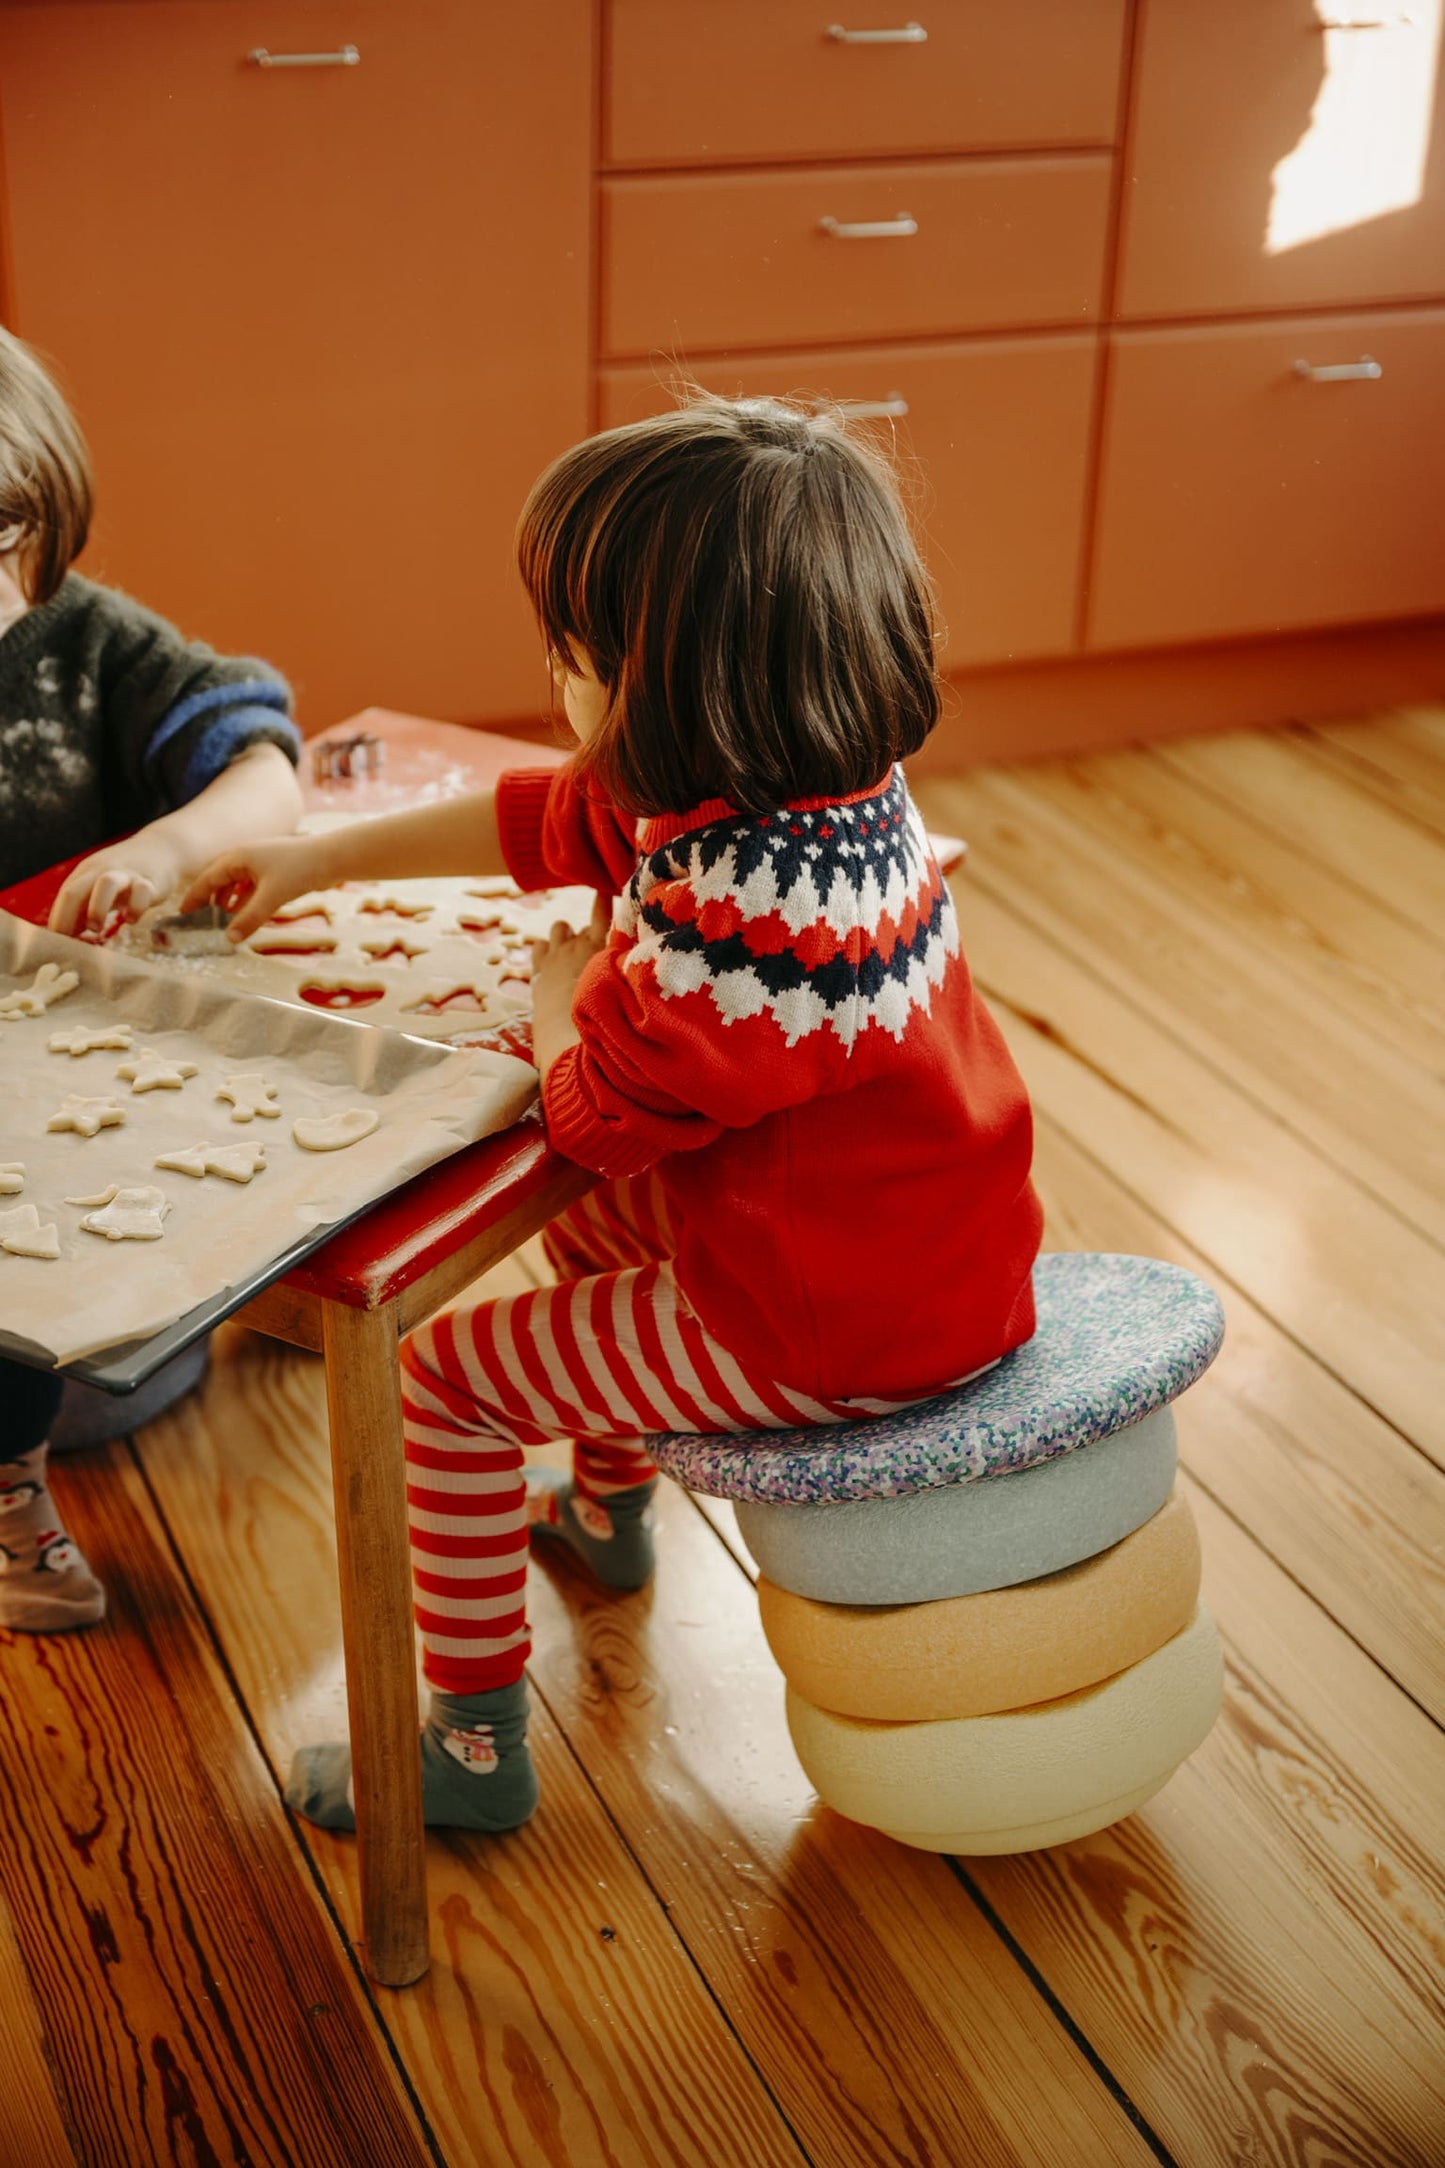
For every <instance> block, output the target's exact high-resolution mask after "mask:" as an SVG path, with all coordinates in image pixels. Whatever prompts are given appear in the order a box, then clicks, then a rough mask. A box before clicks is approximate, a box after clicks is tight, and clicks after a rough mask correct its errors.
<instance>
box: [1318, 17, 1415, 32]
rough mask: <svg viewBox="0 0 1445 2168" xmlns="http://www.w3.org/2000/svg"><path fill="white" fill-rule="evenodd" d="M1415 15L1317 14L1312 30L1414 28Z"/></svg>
mask: <svg viewBox="0 0 1445 2168" xmlns="http://www.w3.org/2000/svg"><path fill="white" fill-rule="evenodd" d="M1414 27H1415V17H1414V16H1413V15H1317V16H1316V17H1315V19H1314V21H1313V22H1312V23H1309V24H1307V25H1306V28H1307V29H1310V30H1413V29H1414Z"/></svg>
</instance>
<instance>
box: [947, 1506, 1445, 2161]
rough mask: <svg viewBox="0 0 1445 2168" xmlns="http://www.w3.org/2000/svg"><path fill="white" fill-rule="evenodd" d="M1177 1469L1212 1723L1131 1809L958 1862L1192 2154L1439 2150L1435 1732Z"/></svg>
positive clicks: (1442, 1892)
mask: <svg viewBox="0 0 1445 2168" xmlns="http://www.w3.org/2000/svg"><path fill="white" fill-rule="evenodd" d="M1188 1488H1189V1495H1190V1498H1191V1503H1192V1504H1193V1505H1194V1507H1195V1510H1196V1513H1197V1515H1198V1518H1199V1523H1200V1532H1201V1536H1202V1539H1203V1547H1204V1561H1205V1594H1206V1597H1207V1598H1208V1599H1209V1601H1210V1602H1211V1604H1212V1606H1213V1608H1214V1609H1215V1611H1216V1613H1217V1616H1218V1618H1219V1623H1220V1627H1221V1631H1222V1633H1223V1636H1224V1641H1225V1647H1226V1655H1227V1661H1228V1685H1227V1691H1226V1704H1225V1713H1224V1717H1223V1719H1222V1720H1221V1722H1220V1724H1219V1725H1217V1726H1216V1728H1215V1730H1214V1731H1213V1732H1212V1733H1211V1735H1210V1737H1209V1739H1208V1740H1206V1741H1205V1743H1204V1745H1203V1746H1202V1747H1201V1748H1200V1750H1199V1752H1198V1753H1197V1754H1196V1755H1194V1756H1193V1757H1192V1758H1191V1760H1190V1761H1188V1762H1186V1763H1185V1765H1184V1767H1183V1768H1182V1769H1181V1770H1180V1771H1179V1772H1178V1773H1177V1774H1176V1775H1175V1776H1174V1777H1173V1778H1172V1779H1171V1781H1170V1783H1169V1784H1168V1785H1167V1786H1166V1787H1165V1789H1164V1791H1163V1792H1162V1793H1160V1794H1159V1796H1158V1798H1157V1799H1155V1800H1153V1801H1151V1802H1150V1804H1149V1805H1148V1806H1146V1807H1145V1808H1143V1809H1142V1810H1141V1811H1140V1812H1139V1813H1138V1814H1136V1815H1133V1816H1131V1817H1130V1818H1129V1820H1128V1821H1126V1822H1123V1823H1121V1824H1119V1825H1118V1826H1117V1827H1116V1828H1114V1829H1112V1830H1106V1831H1103V1832H1101V1833H1100V1834H1099V1835H1098V1836H1096V1837H1091V1838H1087V1839H1085V1840H1083V1841H1082V1842H1081V1843H1078V1844H1072V1845H1066V1846H1061V1847H1059V1848H1058V1849H1057V1850H1055V1851H1053V1852H1048V1853H1039V1854H1036V1855H1032V1856H1025V1857H1022V1858H1018V1859H1012V1860H998V1861H992V1860H971V1861H968V1862H966V1863H965V1871H966V1874H967V1877H968V1879H969V1880H970V1882H972V1883H973V1884H974V1885H975V1886H976V1887H977V1888H978V1889H979V1890H980V1891H981V1892H982V1893H983V1895H984V1897H985V1898H986V1900H987V1902H988V1904H989V1905H990V1907H991V1908H992V1909H993V1910H994V1912H995V1913H996V1914H997V1915H998V1917H999V1918H1000V1919H1001V1920H1002V1921H1003V1922H1004V1923H1005V1925H1006V1926H1007V1927H1008V1929H1009V1932H1010V1933H1011V1934H1013V1935H1014V1936H1015V1937H1016V1938H1017V1940H1018V1942H1019V1944H1020V1945H1021V1947H1022V1948H1023V1949H1024V1950H1025V1951H1026V1952H1027V1954H1028V1956H1029V1957H1030V1959H1031V1960H1032V1961H1033V1963H1034V1964H1036V1965H1037V1966H1038V1967H1039V1968H1040V1970H1041V1971H1042V1972H1043V1973H1044V1975H1045V1976H1046V1977H1047V1978H1048V1980H1049V1981H1050V1983H1051V1985H1052V1986H1053V1987H1054V1989H1055V1991H1056V1992H1057V1993H1058V1994H1060V1995H1061V1996H1062V1998H1063V1999H1064V2001H1065V2003H1066V2005H1067V2006H1068V2008H1069V2009H1070V2010H1071V2011H1072V2013H1073V2015H1074V2017H1075V2019H1076V2020H1077V2021H1078V2022H1079V2024H1081V2025H1082V2026H1083V2028H1084V2030H1085V2031H1086V2032H1087V2034H1088V2036H1089V2038H1090V2039H1091V2040H1092V2041H1093V2042H1094V2044H1095V2046H1096V2047H1097V2048H1098V2050H1099V2052H1100V2053H1101V2054H1102V2055H1103V2056H1104V2058H1105V2060H1106V2062H1107V2063H1108V2065H1109V2067H1110V2069H1111V2070H1113V2071H1114V2072H1115V2074H1116V2075H1117V2076H1118V2078H1119V2080H1120V2082H1121V2083H1122V2084H1123V2085H1124V2087H1125V2088H1126V2090H1127V2091H1128V2092H1129V2094H1130V2096H1131V2097H1132V2098H1133V2099H1134V2100H1136V2101H1137V2102H1138V2104H1139V2105H1140V2107H1141V2108H1142V2109H1143V2111H1144V2113H1145V2114H1146V2115H1147V2116H1148V2117H1149V2119H1150V2122H1151V2124H1152V2125H1153V2126H1154V2128H1155V2129H1156V2130H1157V2131H1158V2132H1159V2134H1160V2136H1161V2138H1162V2139H1163V2141H1164V2143H1165V2144H1166V2146H1168V2147H1169V2149H1170V2151H1171V2152H1172V2153H1174V2154H1175V2156H1176V2157H1177V2158H1178V2159H1179V2160H1181V2161H1188V2162H1189V2163H1190V2168H1214V2164H1216V2163H1218V2164H1220V2168H1223V2164H1225V2163H1228V2164H1230V2168H1234V2164H1235V2163H1237V2162H1239V2161H1241V2160H1245V2161H1249V2162H1251V2163H1254V2162H1260V2163H1264V2162H1269V2163H1278V2164H1280V2168H1284V2164H1286V2163H1288V2164H1290V2168H1297V2164H1302V2163H1305V2162H1309V2163H1311V2164H1321V2168H1323V2164H1330V2168H1346V2164H1354V2163H1358V2162H1368V2163H1370V2164H1371V2168H1435V2164H1438V2162H1439V2159H1440V2152H1439V2139H1440V2133H1441V2131H1442V2130H1445V2027H1442V2024H1441V2015H1442V1997H1441V1979H1442V1977H1445V1974H1442V1958H1445V1882H1442V1878H1441V1870H1440V1865H1439V1862H1440V1857H1441V1845H1442V1839H1445V1825H1442V1802H1445V1741H1442V1739H1441V1736H1440V1733H1439V1731H1438V1730H1437V1729H1436V1728H1435V1727H1434V1726H1433V1725H1432V1724H1431V1723H1430V1722H1429V1721H1428V1720H1427V1719H1426V1718H1425V1717H1424V1716H1422V1715H1421V1714H1420V1712H1419V1711H1418V1710H1416V1709H1414V1708H1413V1707H1412V1706H1411V1705H1410V1703H1409V1702H1407V1701H1406V1700H1405V1699H1404V1697H1403V1696H1402V1695H1400V1694H1399V1693H1396V1692H1394V1691H1392V1690H1391V1689H1390V1688H1389V1686H1388V1684H1387V1682H1385V1681H1384V1680H1383V1679H1382V1678H1381V1675H1380V1673H1379V1672H1378V1671H1377V1670H1376V1668H1375V1667H1374V1665H1373V1664H1372V1663H1371V1662H1370V1661H1369V1659H1368V1658H1367V1657H1365V1656H1364V1655H1363V1654H1362V1653H1361V1652H1360V1651H1359V1650H1358V1649H1356V1648H1354V1647H1353V1646H1352V1645H1351V1644H1350V1643H1349V1642H1348V1641H1347V1640H1346V1639H1345V1637H1344V1636H1343V1635H1342V1634H1341V1633H1340V1632H1339V1631H1338V1629H1337V1628H1335V1627H1333V1626H1332V1625H1331V1624H1330V1622H1329V1621H1328V1620H1327V1619H1326V1618H1325V1617H1324V1614H1323V1613H1322V1612H1321V1611H1320V1610H1319V1609H1318V1607H1317V1606H1315V1605H1313V1604H1312V1603H1311V1602H1310V1601H1309V1599H1308V1598H1307V1597H1305V1596H1304V1595H1302V1594H1301V1592H1300V1591H1299V1590H1297V1589H1296V1588H1294V1586H1293V1585H1292V1584H1291V1582H1290V1581H1289V1580H1288V1578H1287V1577H1286V1576H1285V1575H1284V1574H1283V1573H1281V1572H1280V1571H1279V1569H1278V1568H1277V1567H1275V1566H1274V1565H1272V1563H1271V1562H1270V1560H1269V1558H1268V1557H1267V1555H1266V1554H1265V1553H1264V1552H1263V1551H1262V1550H1261V1549H1260V1547H1259V1546H1258V1545H1257V1544H1256V1543H1255V1542H1254V1541H1253V1539H1252V1538H1251V1537H1250V1536H1248V1535H1247V1534H1246V1533H1245V1532H1244V1531H1243V1530H1242V1529H1240V1528H1239V1527H1238V1526H1237V1524H1236V1523H1235V1522H1233V1521H1232V1520H1231V1519H1229V1517H1228V1516H1227V1515H1225V1514H1224V1513H1223V1512H1221V1511H1220V1510H1219V1509H1218V1508H1217V1507H1216V1506H1215V1505H1214V1504H1213V1503H1212V1501H1211V1500H1209V1499H1208V1498H1207V1497H1206V1496H1205V1495H1204V1494H1203V1493H1202V1492H1201V1491H1200V1490H1199V1489H1198V1488H1197V1487H1196V1486H1192V1485H1190V1486H1188Z"/></svg>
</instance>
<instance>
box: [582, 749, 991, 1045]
mask: <svg viewBox="0 0 1445 2168" xmlns="http://www.w3.org/2000/svg"><path fill="white" fill-rule="evenodd" d="M616 924H617V928H618V930H619V931H620V932H622V933H623V934H625V935H630V936H632V937H634V938H636V937H638V936H639V935H641V936H643V938H642V940H641V941H640V944H639V945H638V946H637V947H635V948H634V949H633V950H632V952H631V955H630V957H629V959H628V963H627V966H626V968H627V969H629V970H632V971H638V970H642V969H648V970H650V971H651V973H652V975H653V978H654V981H655V984H656V989H657V991H658V993H659V994H661V995H662V996H663V997H664V999H675V998H677V997H679V996H682V995H687V994H696V993H700V992H703V991H706V992H707V993H708V994H709V995H710V996H711V998H712V1000H713V1001H714V1002H715V1004H716V1006H717V1012H718V1016H719V1018H720V1019H721V1021H722V1022H723V1023H724V1024H733V1023H738V1022H740V1021H742V1020H743V1019H745V1018H750V1017H756V1016H761V1015H767V1016H770V1017H771V1018H772V1020H773V1022H774V1023H775V1024H776V1025H777V1027H778V1029H779V1030H780V1032H781V1033H782V1035H783V1039H784V1042H785V1043H786V1044H787V1045H788V1046H790V1047H791V1046H795V1045H796V1044H797V1042H798V1041H799V1040H800V1039H805V1038H808V1037H809V1036H810V1035H811V1034H812V1033H814V1032H817V1031H823V1030H830V1031H833V1032H835V1033H836V1034H837V1036H838V1038H839V1040H840V1041H841V1042H842V1044H843V1046H844V1047H845V1048H846V1049H848V1050H849V1051H850V1052H851V1050H852V1048H853V1045H854V1042H855V1041H856V1040H857V1039H858V1037H859V1036H860V1034H861V1033H863V1032H865V1031H867V1030H868V1029H869V1027H870V1026H877V1027H878V1028H879V1029H880V1030H883V1031H886V1032H888V1033H889V1034H890V1035H891V1037H893V1038H894V1039H901V1038H902V1036H903V1034H904V1032H905V1030H906V1029H907V1026H908V1021H909V1018H910V1016H911V1015H912V1014H913V1013H914V1012H915V1011H917V1010H922V1011H924V1012H925V1013H926V1012H927V1010H928V1009H929V1007H930V1004H931V1002H932V1000H933V997H934V995H935V994H936V992H937V990H938V988H939V987H940V986H941V984H942V982H943V978H944V974H945V972H946V970H947V968H948V963H949V960H950V959H951V958H952V957H955V956H957V954H958V924H957V920H956V918H955V915H954V910H953V903H952V899H951V897H950V896H949V893H948V890H947V888H946V887H945V886H944V882H943V877H942V875H941V874H940V873H939V870H938V867H937V865H936V863H935V862H934V859H933V856H932V853H931V851H930V849H929V845H928V838H927V836H926V834H925V832H924V828H923V823H922V821H921V820H920V819H919V816H918V812H917V809H916V808H915V806H914V805H913V803H912V800H911V799H910V798H909V797H908V796H907V793H906V792H905V790H904V786H903V777H902V774H901V772H900V771H899V770H897V769H895V770H894V771H893V773H892V774H891V775H890V777H889V779H888V781H887V783H886V784H885V785H884V787H883V788H882V789H881V790H879V791H878V792H876V793H875V794H874V795H873V796H871V797H866V798H861V799H854V800H852V801H851V802H845V803H842V804H828V805H814V806H797V807H793V808H789V809H785V810H782V811H779V812H776V813H760V814H753V815H732V816H730V817H728V818H725V819H722V820H718V821H715V822H712V823H710V824H709V825H708V826H707V827H704V828H698V829H693V830H691V831H689V832H688V833H687V834H686V835H683V836H679V837H677V838H676V839H674V840H673V841H672V842H670V843H667V844H664V845H663V846H662V847H661V849H659V850H656V851H653V852H652V853H650V854H649V856H648V857H646V858H645V859H644V860H643V862H642V864H641V865H640V866H639V867H638V870H637V873H636V874H635V875H634V877H633V880H632V883H631V885H630V887H629V888H628V891H627V893H626V896H625V897H624V898H623V900H622V903H621V905H620V906H619V909H618V913H617V919H616ZM647 935H651V936H652V938H651V940H648V939H647V938H646V936H647Z"/></svg>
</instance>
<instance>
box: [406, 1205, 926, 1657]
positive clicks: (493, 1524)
mask: <svg viewBox="0 0 1445 2168" xmlns="http://www.w3.org/2000/svg"><path fill="white" fill-rule="evenodd" d="M544 1240H545V1245H546V1250H547V1256H548V1258H549V1260H550V1262H551V1264H552V1267H553V1269H554V1271H555V1272H556V1274H557V1285H556V1286H554V1287H544V1288H535V1289H532V1290H530V1291H529V1292H528V1293H527V1294H524V1295H508V1296H504V1297H502V1298H501V1299H500V1300H497V1301H494V1302H479V1303H476V1304H474V1305H473V1306H471V1307H470V1308H463V1309H456V1310H450V1311H447V1312H445V1313H444V1314H443V1315H442V1316H440V1317H437V1318H434V1319H433V1320H432V1322H431V1323H430V1324H429V1325H426V1326H424V1327H423V1328H422V1329H421V1330H420V1331H419V1332H415V1333H413V1334H411V1335H410V1337H409V1338H408V1339H407V1340H406V1341H405V1342H404V1343H403V1346H402V1357H401V1360H402V1381H401V1383H402V1410H403V1415H404V1420H405V1430H406V1458H407V1504H408V1513H409V1518H410V1527H411V1562H412V1578H413V1583H414V1586H415V1591H416V1616H417V1624H418V1626H419V1628H420V1630H421V1636H422V1643H423V1648H424V1651H425V1661H424V1669H425V1672H426V1676H427V1678H428V1679H429V1680H430V1681H431V1683H432V1685H433V1686H436V1687H439V1688H440V1689H441V1690H442V1692H444V1693H452V1694H476V1693H483V1692H486V1691H487V1690H489V1689H490V1688H493V1687H497V1686H507V1685H510V1684H511V1683H512V1681H513V1680H515V1679H519V1678H520V1677H521V1675H522V1667H523V1665H524V1664H525V1662H526V1659H527V1655H528V1652H529V1649H530V1646H531V1644H530V1640H529V1636H528V1630H527V1612H526V1600H525V1587H526V1577H527V1500H526V1490H525V1485H524V1480H523V1473H522V1466H523V1452H524V1449H525V1448H526V1447H527V1446H535V1445H545V1444H547V1443H549V1442H550V1441H551V1440H553V1439H557V1438H569V1439H571V1440H572V1449H573V1476H574V1481H575V1483H576V1487H577V1492H578V1495H579V1496H580V1497H582V1498H584V1499H592V1500H595V1501H599V1502H605V1500H606V1499H607V1497H608V1496H609V1495H610V1494H611V1493H613V1492H615V1491H619V1490H630V1489H631V1488H632V1487H633V1486H634V1485H635V1484H638V1483H643V1482H646V1481H647V1479H648V1478H649V1477H650V1476H652V1475H654V1474H655V1473H656V1469H655V1467H654V1465H653V1462H652V1461H651V1460H650V1459H649V1457H648V1452H647V1438H648V1434H649V1433H650V1432H653V1431H666V1430H686V1431H730V1430H768V1429H771V1430H789V1429H796V1428H798V1427H799V1426H800V1425H803V1424H808V1423H833V1422H839V1421H843V1420H846V1419H848V1418H850V1417H856V1416H861V1415H873V1414H883V1413H886V1412H889V1411H891V1410H892V1409H894V1408H896V1407H898V1406H900V1405H901V1404H902V1403H900V1402H898V1401H884V1400H865V1399H854V1400H818V1399H814V1398H812V1397H810V1396H809V1395H807V1394H804V1393H800V1392H797V1391H795V1390H794V1389H793V1388H792V1387H790V1386H784V1385H779V1384H778V1383H777V1382H776V1381H775V1380H773V1379H770V1378H763V1377H759V1376H757V1375H754V1374H753V1373H751V1372H749V1371H747V1370H745V1369H744V1368H743V1367H742V1365H741V1364H739V1363H738V1362H737V1360H736V1359H735V1358H734V1357H733V1356H732V1355H730V1354H728V1352H727V1351H726V1349H724V1348H722V1347H720V1346H719V1345H718V1343H717V1341H715V1340H714V1339H713V1338H712V1337H711V1335H710V1334H709V1333H708V1332H707V1330H706V1329H705V1327H704V1326H703V1325H702V1324H701V1323H700V1322H699V1321H698V1319H697V1317H696V1316H695V1315H694V1313H693V1311H692V1310H691V1309H690V1307H689V1306H688V1303H687V1301H686V1298H685V1297H684V1296H683V1294H682V1292H681V1290H680V1289H679V1287H678V1284H677V1279H676V1275H675V1273H674V1271H673V1265H672V1256H673V1247H674V1245H673V1240H672V1234H671V1230H670V1228H669V1227H668V1224H667V1207H666V1201H665V1199H664V1196H663V1192H662V1186H661V1184H660V1183H659V1182H658V1180H657V1179H656V1176H655V1175H654V1174H651V1173H649V1174H645V1175H638V1176H634V1177H632V1178H630V1179H628V1180H626V1181H620V1182H612V1183H604V1184H602V1185H601V1186H600V1187H598V1188H597V1189H594V1190H593V1191H591V1192H590V1193H589V1195H587V1196H586V1197H584V1198H583V1199H582V1200H581V1202H580V1203H579V1204H575V1205H573V1206H572V1207H571V1209H570V1210H569V1211H567V1212H565V1213H563V1214H562V1215H561V1216H560V1217H559V1218H557V1219H555V1220H554V1221H553V1222H552V1223H551V1225H550V1226H549V1227H548V1229H547V1231H546V1235H545V1237H544Z"/></svg>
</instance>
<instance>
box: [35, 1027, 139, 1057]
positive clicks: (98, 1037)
mask: <svg viewBox="0 0 1445 2168" xmlns="http://www.w3.org/2000/svg"><path fill="white" fill-rule="evenodd" d="M47 1044H48V1045H49V1048H50V1051H51V1053H52V1054H69V1055H71V1056H72V1057H73V1058H74V1059H76V1060H78V1059H79V1058H80V1056H81V1055H82V1054H97V1053H100V1052H101V1051H102V1050H106V1051H109V1052H112V1053H116V1054H128V1053H129V1052H130V1048H131V1036H130V1025H129V1024H116V1025H115V1026H114V1027H113V1028H112V1029H111V1030H109V1031H87V1030H86V1028H85V1026H84V1024H77V1025H76V1026H75V1027H74V1029H73V1030H71V1031H52V1032H51V1034H50V1038H49V1040H48V1041H47Z"/></svg>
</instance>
